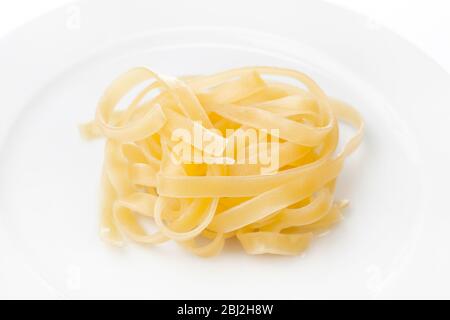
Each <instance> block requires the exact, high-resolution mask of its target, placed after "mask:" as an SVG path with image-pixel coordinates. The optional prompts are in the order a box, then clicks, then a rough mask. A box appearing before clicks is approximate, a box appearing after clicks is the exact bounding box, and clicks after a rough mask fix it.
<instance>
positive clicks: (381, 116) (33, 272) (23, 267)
mask: <svg viewBox="0 0 450 320" xmlns="http://www.w3.org/2000/svg"><path fill="white" fill-rule="evenodd" d="M137 65H147V66H149V67H150V68H152V69H155V70H157V71H159V72H162V73H167V74H173V75H183V74H195V73H209V72H214V71H219V70H222V69H226V68H231V67H237V66H244V65H275V66H287V67H292V68H295V69H299V70H303V71H305V72H307V73H309V74H311V75H312V76H313V77H314V78H315V79H316V80H317V81H318V82H319V84H320V85H322V86H323V87H324V89H325V90H326V91H327V92H328V93H329V94H330V95H334V96H337V97H339V98H342V99H344V100H346V101H348V102H350V103H352V104H353V105H355V106H357V108H358V109H359V110H360V111H361V113H362V114H363V116H364V118H365V119H366V121H367V133H366V137H365V140H364V144H363V146H362V148H361V149H360V150H359V151H358V152H357V153H356V154H355V155H354V156H352V158H351V159H349V161H348V162H347V165H346V167H345V170H344V173H343V175H342V177H341V178H340V180H339V185H338V190H339V191H338V193H339V195H341V196H342V197H345V198H349V199H350V200H351V201H352V204H351V207H350V209H348V210H347V211H346V219H345V221H344V222H343V223H342V224H340V225H339V226H337V227H336V228H334V229H333V230H332V231H331V232H330V233H328V234H327V235H326V236H324V237H321V238H319V239H317V240H316V241H315V242H314V244H313V246H312V247H311V248H310V250H309V251H308V252H307V254H306V255H305V256H304V257H294V258H286V257H269V256H264V257H252V256H247V255H245V254H244V253H243V252H242V250H240V248H239V246H238V245H236V244H231V245H229V246H227V247H226V249H225V251H224V253H223V254H222V255H220V256H219V257H216V258H213V259H207V260H204V259H199V258H196V257H193V256H191V255H189V254H187V253H186V252H184V251H183V250H182V249H180V248H178V247H177V246H175V245H173V244H168V245H163V246H159V247H141V246H138V245H135V244H130V245H129V246H127V247H126V248H125V249H122V250H120V249H114V248H110V247H109V246H108V245H106V244H104V243H102V242H101V240H100V239H99V237H98V233H97V226H98V213H97V207H98V203H97V202H98V183H99V181H98V180H99V174H100V166H101V161H102V144H101V143H100V142H94V143H86V142H84V141H82V140H81V139H80V138H79V136H78V132H77V124H79V123H80V122H83V121H85V120H88V119H90V118H91V117H92V116H93V114H94V110H95V106H96V102H97V100H98V98H99V96H100V95H101V94H102V91H103V89H104V88H105V86H106V85H107V84H108V83H109V82H110V81H111V80H112V79H113V78H114V77H115V76H116V75H117V74H119V73H121V72H123V71H125V70H127V69H128V68H130V67H133V66H137ZM0 70H1V72H0V86H1V88H2V95H1V96H2V100H1V101H2V106H1V112H2V113H1V115H2V116H1V117H0V143H1V149H0V262H1V264H0V297H41V298H51V297H65V298H161V299H164V298H213V299H214V298H254V299H260V298H274V299H282V298H296V299H300V298H372V297H377V298H408V297H415V298H418V297H427V298H431V297H447V298H449V297H450V295H449V289H448V288H449V285H450V276H449V275H448V272H447V271H448V268H449V267H450V251H449V244H450V233H448V229H449V226H450V223H449V222H450V215H449V213H450V210H449V205H448V200H447V197H446V192H445V189H446V188H447V183H446V182H447V181H448V179H449V169H448V163H449V160H450V153H449V148H448V147H447V146H448V141H447V139H448V138H449V137H450V130H449V125H448V124H449V120H450V112H449V109H448V103H449V101H450V77H449V76H448V75H447V74H446V73H445V72H444V71H442V70H441V69H440V68H439V66H438V65H437V64H435V63H434V62H433V61H431V60H430V59H428V58H427V57H426V56H424V55H423V54H422V53H421V52H420V51H418V50H417V49H415V48H414V47H413V46H412V45H410V44H409V43H407V42H406V41H404V40H402V39H400V38H399V37H397V36H396V35H394V34H392V33H391V32H389V31H387V30H385V29H383V28H381V27H378V26H376V25H373V24H371V23H369V22H367V21H366V19H364V18H362V17H360V16H357V15H354V14H353V13H350V12H347V11H344V10H342V9H339V8H337V7H334V6H331V5H328V4H325V3H322V2H319V1H316V0H314V1H298V0H295V1H294V0H292V1H291V0H278V1H267V2H264V1H261V0H247V1H238V0H236V1H234V0H227V1H214V2H212V1H206V0H204V1H203V0H202V1H181V0H179V1H175V0H165V1H160V2H154V1H145V0H127V1H119V0H116V1H111V0H95V1H93V0H90V1H83V2H81V3H79V4H75V5H72V6H70V7H69V8H63V9H60V10H57V11H55V12H53V13H51V14H49V15H47V16H45V17H43V18H41V19H38V20H37V21H35V22H33V23H31V24H29V25H27V26H25V27H23V28H21V29H19V30H17V31H16V32H14V33H13V34H12V35H10V36H9V37H7V38H5V39H3V40H2V41H1V42H0Z"/></svg>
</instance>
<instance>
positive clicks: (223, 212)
mask: <svg viewBox="0 0 450 320" xmlns="http://www.w3.org/2000/svg"><path fill="white" fill-rule="evenodd" d="M283 79H288V80H289V83H288V82H286V81H284V80H283ZM293 81H297V83H298V85H299V86H297V85H293V84H292V83H293ZM138 88H142V89H140V90H139V89H138ZM133 90H135V91H138V92H137V93H135V95H134V97H133V99H131V100H130V101H132V102H131V103H130V104H129V105H128V106H127V107H126V108H124V109H123V108H122V109H121V110H117V108H118V105H119V104H120V103H122V102H123V101H124V99H125V97H128V96H129V95H130V94H132V92H134V91H133ZM151 93H153V94H154V96H153V97H152V98H151V99H147V100H148V101H146V97H147V96H148V95H149V94H151ZM339 121H344V122H346V123H347V124H349V125H351V126H352V127H354V129H355V134H354V135H353V137H351V138H350V139H349V141H347V143H346V144H345V146H344V147H343V148H342V150H340V151H338V152H337V146H338V141H339ZM179 129H182V130H184V131H183V132H187V133H189V135H188V136H183V137H178V138H177V139H175V140H174V136H173V134H174V132H175V131H176V130H179ZM227 129H241V130H237V131H234V132H233V133H231V134H229V133H228V131H227ZM248 129H253V130H255V132H257V133H263V132H265V133H267V132H269V135H268V137H266V138H265V139H262V140H261V139H259V140H258V141H256V142H253V143H250V144H246V145H235V144H233V143H234V139H236V138H242V137H243V136H242V135H243V134H244V133H243V132H244V131H245V130H248ZM271 130H272V131H271ZM363 130H364V123H363V121H362V118H361V116H360V115H359V113H358V112H357V111H356V110H355V109H353V108H352V107H350V106H348V105H347V104H345V103H343V102H341V101H338V100H336V99H332V98H329V97H328V96H327V95H326V94H325V93H324V92H323V91H322V90H321V89H320V87H319V86H318V85H317V84H316V83H315V82H314V81H313V80H312V79H311V78H309V77H308V76H307V75H305V74H303V73H301V72H297V71H294V70H289V69H282V68H274V67H247V68H240V69H234V70H229V71H225V72H221V73H218V74H215V75H210V76H191V77H181V78H174V77H168V76H163V75H158V74H156V73H155V72H153V71H151V70H149V69H147V68H135V69H132V70H130V71H128V72H127V73H125V74H123V75H122V76H120V77H118V78H117V79H116V80H114V81H113V83H112V84H111V85H110V87H109V88H107V90H106V92H105V94H104V95H103V97H102V99H101V100H100V102H99V105H98V108H97V112H96V116H95V120H93V121H91V122H89V123H86V124H84V125H82V126H80V131H81V133H82V135H83V136H84V137H86V138H88V139H93V138H98V137H104V138H105V139H106V147H105V160H104V165H103V177H102V205H101V213H102V215H101V217H102V218H101V234H102V237H103V238H104V239H105V240H107V241H109V242H111V243H113V244H116V245H120V244H122V243H123V236H126V237H128V238H130V239H132V240H134V241H136V242H139V243H143V244H158V243H162V242H166V241H168V240H173V241H175V242H177V243H178V244H180V246H181V247H183V248H185V249H186V250H187V251H189V252H191V253H193V254H196V255H198V256H202V257H210V256H214V255H217V254H218V253H219V252H220V251H221V250H222V248H223V247H224V244H225V242H226V240H228V239H230V238H237V239H238V241H240V243H241V244H242V247H243V248H244V250H245V251H246V252H247V253H249V254H279V255H296V254H299V253H301V252H303V251H304V250H305V249H306V248H307V247H308V245H309V243H310V242H311V240H312V239H313V237H314V235H315V234H317V233H321V232H323V231H326V230H328V229H329V228H331V227H332V225H334V224H335V223H336V222H338V221H339V220H340V219H341V217H342V210H343V209H344V207H345V206H346V205H347V202H346V201H334V190H335V183H336V179H337V178H338V176H339V173H340V172H341V170H342V168H343V166H344V161H345V159H346V158H347V157H348V156H349V155H350V154H351V153H352V152H353V151H354V150H355V149H356V148H357V147H358V145H359V144H360V143H361V140H362V136H363ZM198 132H200V134H201V135H202V137H205V138H206V139H207V141H213V142H214V143H215V145H216V144H217V145H218V146H220V148H219V147H218V148H216V149H214V150H213V149H209V147H208V146H207V144H205V143H204V142H203V141H198V140H196V139H192V137H193V136H195V134H197V133H198ZM176 147H178V148H181V149H180V150H189V151H190V152H192V154H193V155H195V157H198V156H201V155H203V156H204V158H201V157H200V158H195V157H194V159H203V162H201V161H200V162H199V161H193V162H190V161H189V160H190V159H189V156H187V155H186V154H183V155H182V156H181V157H179V159H178V160H180V161H179V162H175V161H174V160H173V159H175V158H174V157H173V154H175V150H176ZM230 150H231V151H233V152H232V154H231V155H230V154H228V153H229V151H230ZM271 151H274V152H275V151H276V152H277V154H276V156H277V157H278V158H277V160H278V162H276V163H275V164H274V165H273V166H272V167H271V169H270V170H269V171H267V172H264V171H263V169H264V168H265V165H267V164H263V163H259V162H258V159H261V158H262V157H263V156H264V155H265V154H266V153H267V152H269V153H270V152H271ZM218 152H219V153H220V154H218ZM233 153H234V154H233ZM190 154H191V153H189V155H190ZM219 160H220V161H225V162H218V161H219ZM246 160H247V162H245V161H246ZM213 162H214V163H213ZM143 219H147V220H149V221H151V222H153V223H154V227H155V230H156V231H154V232H149V231H148V230H147V227H145V226H144V225H142V224H141V222H142V220H143ZM200 238H205V239H206V241H207V244H204V245H201V244H199V243H198V240H200Z"/></svg>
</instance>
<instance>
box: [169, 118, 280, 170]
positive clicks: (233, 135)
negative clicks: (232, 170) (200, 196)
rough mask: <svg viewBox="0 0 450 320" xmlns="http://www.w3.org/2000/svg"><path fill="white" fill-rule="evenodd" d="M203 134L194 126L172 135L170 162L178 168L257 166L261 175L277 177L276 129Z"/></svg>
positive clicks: (207, 131)
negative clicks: (194, 165) (196, 166)
mask: <svg viewBox="0 0 450 320" xmlns="http://www.w3.org/2000/svg"><path fill="white" fill-rule="evenodd" d="M225 137H226V138H224V137H223V136H222V134H221V133H220V131H219V130H216V129H209V130H206V129H205V128H204V127H203V126H202V125H201V123H200V122H195V123H194V126H193V130H188V129H183V128H178V129H175V130H174V131H173V132H172V136H171V140H172V142H173V143H174V146H173V147H172V148H171V153H170V158H171V161H172V162H173V163H175V164H177V165H181V164H218V165H257V166H258V167H259V170H260V172H261V174H273V173H276V172H277V170H278V169H279V166H280V141H279V138H278V137H279V130H278V129H254V128H248V129H242V128H240V129H236V130H234V129H227V130H226V132H225Z"/></svg>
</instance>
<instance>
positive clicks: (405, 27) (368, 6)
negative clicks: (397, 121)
mask: <svg viewBox="0 0 450 320" xmlns="http://www.w3.org/2000/svg"><path fill="white" fill-rule="evenodd" d="M123 1H127V0H123ZM191 1H195V0H191ZM216 1H220V0H216ZM328 1H329V2H333V3H338V4H340V5H343V6H346V7H348V8H351V9H352V10H355V11H359V12H362V13H363V14H365V15H367V16H371V17H372V19H373V21H374V23H380V24H383V25H386V26H388V27H389V28H391V29H393V30H395V31H396V32H397V33H399V34H401V35H403V36H404V37H406V38H408V39H409V40H410V41H412V42H414V43H416V45H418V46H419V47H421V48H422V49H423V50H424V51H426V52H428V54H430V55H431V56H433V57H434V58H435V59H436V60H437V61H438V62H439V63H441V64H442V65H444V66H445V67H446V68H447V70H448V71H450V41H449V39H450V10H449V9H450V4H448V3H446V2H445V1H443V0H428V1H425V0H421V1H419V0H408V1H404V0H389V1H387V0H328ZM68 2H70V0H38V1H36V0H14V1H13V0H9V1H8V2H7V0H2V1H0V37H1V36H3V35H6V34H7V33H9V32H10V31H12V30H14V29H15V28H16V27H18V26H20V25H22V24H24V23H26V22H27V21H29V20H30V19H33V18H35V17H38V16H40V15H41V14H42V13H44V12H46V11H48V10H51V9H53V8H56V7H58V6H61V5H66V4H67V3H68ZM273 3H274V5H276V1H274V2H273ZM445 101H448V99H446V100H445ZM441 243H442V242H441ZM444 243H448V241H447V242H444ZM431 251H432V250H430V252H431ZM428 256H433V255H428ZM436 256H438V257H439V256H440V255H439V253H437V254H436ZM441 256H444V257H445V255H441ZM443 259H444V258H442V259H441V261H442V260H443ZM430 260H431V261H433V262H434V261H435V259H430ZM436 265H438V263H436ZM377 272H378V271H376V272H375V273H377ZM430 273H433V272H430ZM435 274H439V272H436V273H435ZM430 278H431V276H427V277H423V278H422V279H416V280H417V282H419V281H422V282H427V281H430ZM429 286H431V285H429ZM443 287H444V285H443ZM444 288H445V287H444ZM447 288H448V287H447Z"/></svg>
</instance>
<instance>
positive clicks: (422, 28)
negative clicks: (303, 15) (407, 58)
mask: <svg viewBox="0 0 450 320" xmlns="http://www.w3.org/2000/svg"><path fill="white" fill-rule="evenodd" d="M124 1H126V0H124ZM327 1H328V2H331V3H335V4H339V5H341V6H344V7H347V8H349V9H351V10H353V11H357V12H360V13H362V14H364V15H366V16H368V17H370V18H371V19H373V21H374V23H378V24H381V25H384V26H387V27H388V28H390V29H392V30H394V31H395V32H397V33H398V34H400V35H402V36H403V37H405V38H407V39H408V40H410V41H411V42H413V43H415V44H416V45H417V46H418V47H420V48H421V49H422V50H424V51H425V52H426V53H428V54H429V55H430V56H432V57H433V58H434V59H435V60H436V61H437V62H438V63H440V64H441V65H442V66H443V67H444V68H446V69H447V71H448V72H450V2H449V1H448V0H327ZM71 2H72V0H1V1H0V37H3V36H4V35H6V34H8V33H9V32H11V31H13V30H14V29H15V28H17V27H19V26H20V25H22V24H24V23H26V22H27V21H29V20H31V19H33V18H36V17H38V16H40V15H42V14H43V13H45V12H47V11H49V10H52V9H55V8H57V7H60V6H63V5H67V4H68V3H71Z"/></svg>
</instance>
